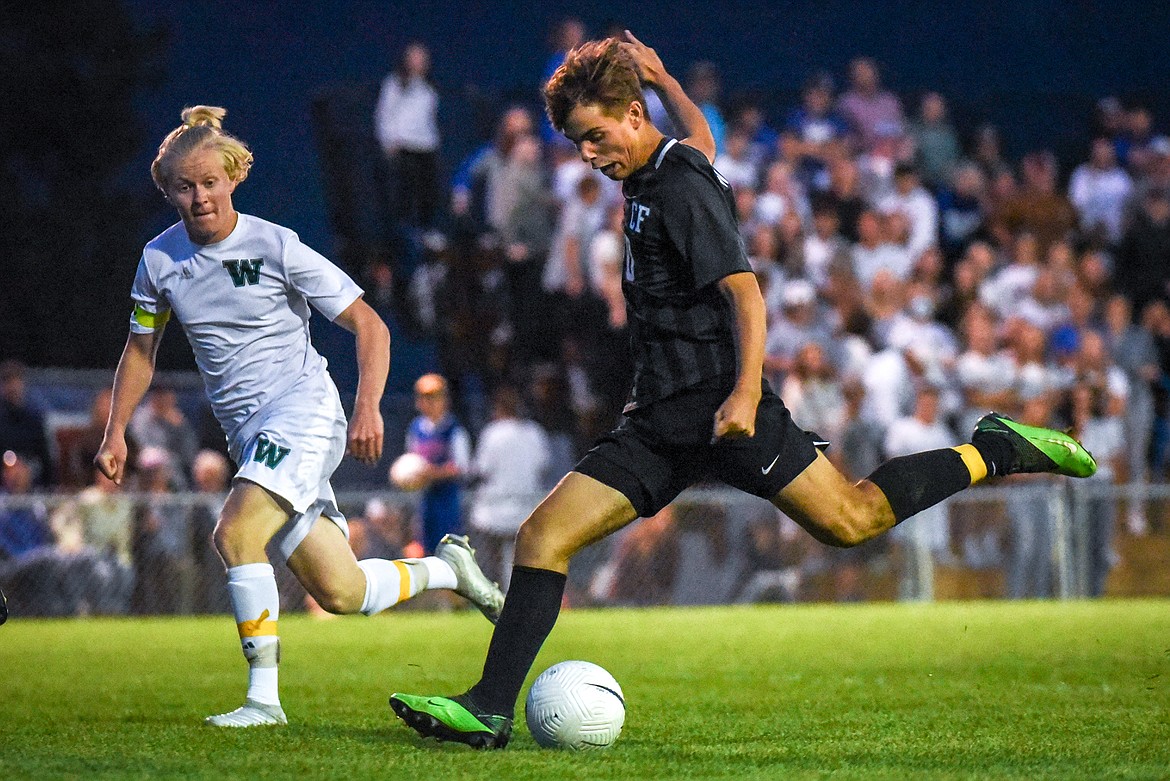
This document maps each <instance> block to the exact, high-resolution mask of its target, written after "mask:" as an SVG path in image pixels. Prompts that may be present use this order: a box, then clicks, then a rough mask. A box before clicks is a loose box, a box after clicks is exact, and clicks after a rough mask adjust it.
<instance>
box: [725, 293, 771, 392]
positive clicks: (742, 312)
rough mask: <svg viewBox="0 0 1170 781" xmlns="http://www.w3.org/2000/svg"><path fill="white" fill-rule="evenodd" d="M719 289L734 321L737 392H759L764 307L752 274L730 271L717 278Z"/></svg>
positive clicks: (762, 363) (762, 366) (764, 326)
mask: <svg viewBox="0 0 1170 781" xmlns="http://www.w3.org/2000/svg"><path fill="white" fill-rule="evenodd" d="M719 290H720V292H721V293H723V295H724V296H725V297H726V298H727V300H728V301H729V302H730V304H731V311H732V316H733V318H734V320H735V324H734V328H735V350H736V365H737V373H736V378H735V387H736V390H738V391H747V392H752V393H755V394H756V396H757V397H758V396H759V394H760V383H761V381H762V378H763V372H764V336H765V333H766V318H767V314H766V312H767V310H766V309H765V307H764V297H763V296H762V295H761V294H760V285H759V283H758V282H757V281H756V275H755V274H753V273H751V272H750V271H745V272H741V273H738V274H731V275H730V276H726V277H724V278H723V279H721V280H720V281H719Z"/></svg>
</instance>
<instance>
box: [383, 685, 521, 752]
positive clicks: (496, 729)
mask: <svg viewBox="0 0 1170 781" xmlns="http://www.w3.org/2000/svg"><path fill="white" fill-rule="evenodd" d="M390 707H391V708H392V709H393V710H394V713H395V714H396V715H397V716H398V718H400V719H402V720H403V721H405V722H406V724H407V726H409V727H410V728H411V729H413V730H414V731H415V732H417V733H418V734H420V735H422V736H423V737H424V738H435V739H436V740H447V741H451V742H455V743H466V744H467V745H469V746H471V747H472V748H503V747H504V746H506V745H508V741H509V740H510V739H511V738H512V717H511V716H501V715H499V714H497V713H483V712H481V711H480V709H479V708H478V707H477V706H476V704H475V703H474V702H472V700H471V698H470V697H468V696H467V695H466V694H461V695H459V696H457V697H424V696H421V695H417V694H398V693H395V694H391V695H390Z"/></svg>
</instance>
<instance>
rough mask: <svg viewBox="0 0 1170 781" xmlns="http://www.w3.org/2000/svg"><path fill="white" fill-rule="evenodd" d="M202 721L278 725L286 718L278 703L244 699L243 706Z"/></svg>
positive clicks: (252, 725) (233, 725)
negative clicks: (269, 703) (272, 703)
mask: <svg viewBox="0 0 1170 781" xmlns="http://www.w3.org/2000/svg"><path fill="white" fill-rule="evenodd" d="M203 723H204V724H207V725H209V726H212V727H279V726H284V725H285V724H288V719H287V718H286V717H285V715H284V708H281V707H280V706H279V705H265V704H264V703H262V702H256V701H255V700H244V704H243V706H241V707H239V708H236V709H235V710H234V711H229V712H227V713H221V714H219V715H218V716H208V717H207V718H206V719H204V720H203Z"/></svg>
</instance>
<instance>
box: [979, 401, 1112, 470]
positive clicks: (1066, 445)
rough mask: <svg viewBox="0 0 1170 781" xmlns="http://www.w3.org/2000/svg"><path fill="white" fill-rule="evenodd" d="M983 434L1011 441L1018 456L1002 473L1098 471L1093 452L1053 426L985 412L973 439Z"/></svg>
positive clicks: (1015, 456)
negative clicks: (1047, 426)
mask: <svg viewBox="0 0 1170 781" xmlns="http://www.w3.org/2000/svg"><path fill="white" fill-rule="evenodd" d="M979 437H1003V438H1004V439H1006V440H1007V442H1008V444H1010V445H1011V448H1012V452H1013V454H1014V457H1013V458H1012V462H1011V463H1010V464H1007V465H1006V468H1005V469H1003V470H1002V471H1001V472H1000V475H1014V474H1018V473H1021V472H1028V473H1037V472H1050V473H1052V474H1057V475H1067V476H1069V477H1092V476H1093V474H1094V473H1096V471H1097V462H1096V461H1094V460H1093V456H1092V454H1091V453H1089V451H1088V450H1085V448H1084V447H1083V446H1082V445H1081V443H1080V442H1077V441H1076V440H1075V439H1073V438H1072V437H1070V436H1069V435H1068V434H1064V433H1061V432H1060V431H1056V430H1054V429H1050V428H1041V427H1039V426H1025V425H1024V424H1023V423H1017V422H1016V421H1014V420H1012V419H1011V418H1009V417H1008V416H1007V415H1000V414H999V413H998V412H990V413H988V414H986V415H984V416H983V417H982V418H980V419H979V422H978V423H976V424H975V433H974V434H973V435H972V437H971V440H972V441H975V440H976V439H977V438H979ZM1001 466H1004V465H1001Z"/></svg>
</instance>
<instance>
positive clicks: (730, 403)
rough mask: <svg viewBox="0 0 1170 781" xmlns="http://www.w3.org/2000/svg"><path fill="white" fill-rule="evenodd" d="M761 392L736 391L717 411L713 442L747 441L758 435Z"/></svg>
mask: <svg viewBox="0 0 1170 781" xmlns="http://www.w3.org/2000/svg"><path fill="white" fill-rule="evenodd" d="M759 406H760V391H759V390H757V391H756V392H755V393H752V392H750V391H742V390H734V391H732V392H731V395H730V396H728V397H727V399H726V400H725V401H724V402H723V404H721V405H720V406H719V409H717V410H715V430H714V436H712V437H711V442H712V443H715V442H718V441H719V440H721V439H746V438H748V437H753V436H755V434H756V409H757V408H758V407H759Z"/></svg>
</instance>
